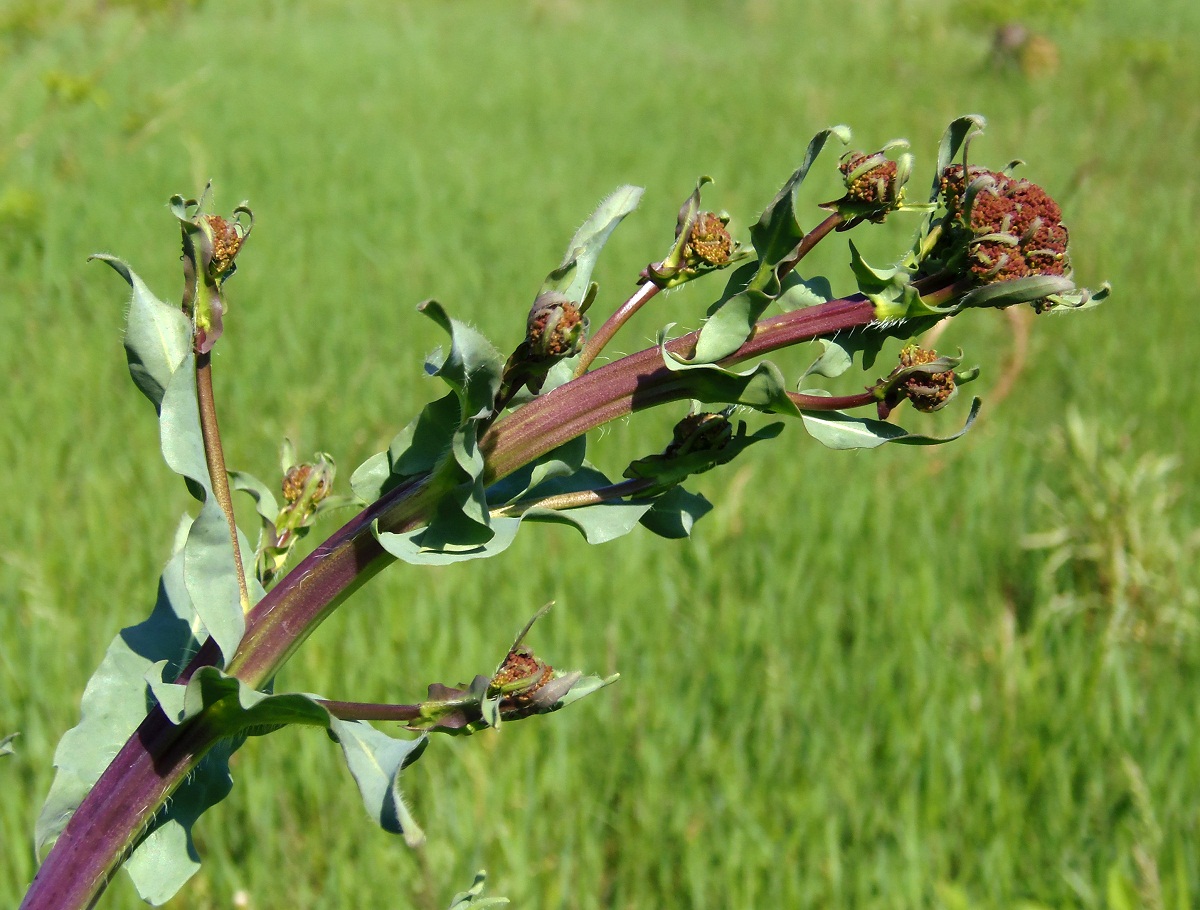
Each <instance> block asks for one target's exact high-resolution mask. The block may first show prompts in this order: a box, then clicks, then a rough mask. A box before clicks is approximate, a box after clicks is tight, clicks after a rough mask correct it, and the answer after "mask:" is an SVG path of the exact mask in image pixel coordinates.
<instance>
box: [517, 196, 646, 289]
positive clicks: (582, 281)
mask: <svg viewBox="0 0 1200 910" xmlns="http://www.w3.org/2000/svg"><path fill="white" fill-rule="evenodd" d="M641 198H642V188H641V187H638V186H619V187H617V188H616V189H615V190H614V191H613V192H612V193H610V194H609V195H608V196H607V197H606V198H605V199H604V201H603V202H601V203H600V205H599V206H598V207H597V208H596V211H594V212H593V213H592V214H591V216H590V217H589V218H588V219H587V221H585V222H584V223H583V224H582V225H581V226H580V228H579V230H578V231H576V232H575V236H574V237H572V238H571V243H570V245H569V246H568V247H567V253H566V255H565V256H564V257H563V261H562V263H561V264H560V265H559V266H558V268H556V269H555V270H554V271H553V272H551V273H550V274H549V275H547V276H546V280H545V282H544V283H543V284H542V290H541V293H545V292H546V291H557V292H558V293H560V294H564V295H566V297H567V298H568V299H570V300H571V302H572V303H574V304H576V305H579V304H582V303H583V300H584V298H585V297H586V295H587V292H588V288H589V286H590V285H591V281H592V270H593V269H594V268H595V266H596V260H597V259H598V258H599V256H600V251H601V250H602V249H603V248H604V244H605V243H607V242H608V238H609V236H610V235H611V234H612V232H613V231H614V230H615V229H616V227H617V225H618V224H620V223H621V221H622V220H623V219H624V218H625V216H626V215H628V214H629V213H630V212H632V211H633V210H634V209H635V208H637V206H638V203H639V202H640V201H641Z"/></svg>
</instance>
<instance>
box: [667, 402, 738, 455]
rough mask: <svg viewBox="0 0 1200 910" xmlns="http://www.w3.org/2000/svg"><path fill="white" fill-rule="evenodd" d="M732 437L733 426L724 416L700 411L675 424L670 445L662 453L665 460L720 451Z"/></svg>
mask: <svg viewBox="0 0 1200 910" xmlns="http://www.w3.org/2000/svg"><path fill="white" fill-rule="evenodd" d="M732 436H733V426H732V425H731V424H730V422H729V418H728V417H727V416H725V415H724V414H715V413H712V412H709V411H701V412H699V413H697V414H689V415H688V416H687V417H685V418H683V420H681V421H679V423H677V424H675V430H674V433H673V435H672V439H671V444H670V445H668V446H667V448H666V449H665V450H664V451H663V455H664V456H665V457H666V458H675V457H677V456H680V455H687V454H688V453H690V452H712V451H720V450H721V449H723V448H724V447H725V444H726V443H727V442H728V441H729V439H730V438H731V437H732Z"/></svg>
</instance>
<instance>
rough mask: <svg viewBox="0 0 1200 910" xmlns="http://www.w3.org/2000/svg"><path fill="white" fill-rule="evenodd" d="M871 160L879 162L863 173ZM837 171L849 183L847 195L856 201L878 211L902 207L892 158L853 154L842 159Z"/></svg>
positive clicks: (895, 168)
mask: <svg viewBox="0 0 1200 910" xmlns="http://www.w3.org/2000/svg"><path fill="white" fill-rule="evenodd" d="M872 159H876V163H875V164H873V165H871V166H870V167H867V168H865V169H863V165H865V164H867V163H868V162H870V161H871V160H872ZM838 170H840V171H841V172H842V177H843V178H844V179H845V182H846V195H847V196H848V197H849V198H850V199H852V200H853V201H855V202H858V203H862V204H863V205H868V206H878V207H879V208H891V207H894V206H895V205H897V204H898V203H899V201H900V200H899V199H898V198H897V190H898V183H899V181H898V180H897V173H898V168H897V165H896V162H895V161H892V160H891V159H890V158H886V157H884V156H883V155H882V154H878V153H877V154H874V155H868V154H867V153H866V152H850V153H848V154H847V155H845V156H843V157H842V160H841V162H840V163H839V164H838Z"/></svg>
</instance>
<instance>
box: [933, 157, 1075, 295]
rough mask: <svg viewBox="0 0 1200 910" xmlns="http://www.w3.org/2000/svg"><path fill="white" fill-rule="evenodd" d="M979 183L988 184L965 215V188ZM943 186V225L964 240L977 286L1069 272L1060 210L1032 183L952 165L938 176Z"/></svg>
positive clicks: (994, 172)
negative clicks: (946, 225)
mask: <svg viewBox="0 0 1200 910" xmlns="http://www.w3.org/2000/svg"><path fill="white" fill-rule="evenodd" d="M981 177H986V178H988V180H987V182H985V183H984V184H983V185H981V186H979V187H978V189H977V192H976V193H975V194H974V198H973V199H972V200H971V201H970V211H969V212H968V211H966V210H965V208H964V207H965V206H966V205H967V200H966V194H967V188H968V187H969V186H970V184H971V183H972V182H973V181H975V180H977V179H979V178H981ZM941 185H942V202H943V204H944V205H945V208H946V221H947V223H948V224H950V225H951V229H952V231H953V230H955V229H957V230H958V231H961V232H963V233H965V234H966V236H967V237H968V239H967V249H968V254H967V263H968V268H969V270H970V273H971V275H973V276H974V278H975V279H976V280H977V281H978V282H979V283H980V284H993V283H995V282H999V281H1008V280H1011V279H1014V278H1024V277H1027V276H1030V275H1052V276H1061V275H1066V274H1067V273H1069V272H1070V268H1071V265H1070V259H1069V257H1068V256H1067V242H1068V232H1067V228H1066V226H1065V225H1064V224H1063V223H1062V209H1061V208H1059V205H1058V203H1057V202H1055V201H1054V200H1053V199H1052V198H1051V197H1050V195H1049V194H1048V193H1047V192H1046V191H1045V190H1044V189H1042V188H1041V187H1040V186H1038V185H1037V184H1036V183H1030V182H1029V181H1028V180H1017V179H1014V178H1012V177H1010V176H1008V175H1007V174H1003V173H999V172H997V171H989V170H987V169H986V168H981V167H969V168H966V169H964V168H963V166H962V165H960V164H956V165H952V166H951V167H948V168H946V170H945V171H943V172H942V181H941ZM1035 307H1036V305H1035Z"/></svg>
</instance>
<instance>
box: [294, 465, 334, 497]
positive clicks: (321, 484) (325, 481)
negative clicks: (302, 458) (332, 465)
mask: <svg viewBox="0 0 1200 910" xmlns="http://www.w3.org/2000/svg"><path fill="white" fill-rule="evenodd" d="M314 471H316V468H315V467H314V466H313V465H311V464H297V465H292V467H290V468H288V471H287V473H286V474H285V475H284V476H283V484H282V487H283V498H284V500H285V501H286V502H287V503H288V504H289V505H291V504H293V503H296V502H298V501H299V500H300V498H301V497H302V496H304V495H305V492H306V491H308V487H309V481H310V480H315V483H314V484H313V488H312V490H311V491H308V492H309V499H310V501H311V502H312V504H313V505H316V504H317V503H318V502H320V501H321V500H322V499H324V498H325V497H327V496H328V495H329V488H330V482H329V478H328V476H327V473H326V472H320V473H318V474H317V475H316V477H315V478H314V476H313V472H314Z"/></svg>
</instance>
